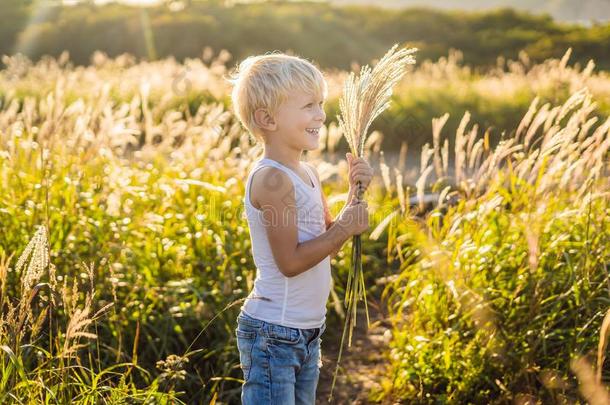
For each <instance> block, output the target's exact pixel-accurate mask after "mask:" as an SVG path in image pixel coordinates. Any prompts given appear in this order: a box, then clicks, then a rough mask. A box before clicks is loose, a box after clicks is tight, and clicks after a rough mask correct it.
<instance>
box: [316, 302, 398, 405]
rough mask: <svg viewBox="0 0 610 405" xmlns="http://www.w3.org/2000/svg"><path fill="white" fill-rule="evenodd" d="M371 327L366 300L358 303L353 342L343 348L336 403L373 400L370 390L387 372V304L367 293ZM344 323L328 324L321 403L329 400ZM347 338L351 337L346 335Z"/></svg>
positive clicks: (321, 384) (323, 349)
mask: <svg viewBox="0 0 610 405" xmlns="http://www.w3.org/2000/svg"><path fill="white" fill-rule="evenodd" d="M367 302H368V308H369V316H370V321H371V328H370V329H369V330H368V331H367V325H366V315H365V313H364V303H362V302H360V303H359V304H358V320H357V322H356V328H355V329H354V334H353V336H352V346H351V347H349V348H348V347H347V342H346V343H345V347H344V348H343V355H342V359H341V368H340V369H339V374H338V376H337V382H336V384H335V389H334V391H333V402H332V403H333V404H369V403H372V402H371V401H369V399H368V393H369V392H370V391H371V389H372V388H373V387H375V386H378V383H379V381H381V377H382V375H383V372H384V366H385V364H386V360H385V358H384V356H383V354H384V353H385V352H386V348H387V345H388V341H389V336H390V335H389V333H390V332H389V328H390V322H389V321H388V320H387V316H386V315H385V308H384V307H383V305H382V304H381V302H380V301H379V300H378V299H375V297H367ZM342 331H343V323H342V321H341V325H340V326H339V327H338V328H337V330H332V329H330V328H327V329H326V331H325V332H324V335H323V336H322V369H321V371H320V381H319V383H318V390H317V400H316V404H317V405H323V404H328V396H329V394H330V388H331V385H332V381H333V373H334V371H335V366H336V364H337V356H338V355H339V344H340V343H341V332H342ZM346 340H347V337H346Z"/></svg>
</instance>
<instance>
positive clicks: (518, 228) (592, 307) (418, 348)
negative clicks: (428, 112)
mask: <svg viewBox="0 0 610 405" xmlns="http://www.w3.org/2000/svg"><path fill="white" fill-rule="evenodd" d="M594 109H595V103H594V101H593V100H592V98H591V96H590V94H589V92H588V91H587V90H581V91H579V92H576V93H574V94H573V95H572V96H571V97H570V98H569V99H568V100H567V101H566V102H565V103H564V104H562V105H557V106H553V105H551V104H544V105H542V106H541V105H540V103H539V100H538V99H535V100H534V101H533V103H532V104H531V106H530V109H529V111H528V112H527V114H526V115H525V117H524V118H523V120H522V122H521V124H520V125H519V126H518V128H517V129H516V131H515V137H514V138H509V139H506V140H505V141H503V142H501V143H499V144H498V145H497V146H496V147H494V148H492V147H490V146H489V144H488V140H487V138H486V137H483V138H481V137H479V135H478V130H477V127H476V125H475V126H472V127H471V128H470V129H469V128H468V126H469V115H468V114H466V115H464V117H463V119H462V122H461V124H460V127H459V130H458V131H457V133H456V134H455V156H456V158H455V160H454V162H453V163H454V168H453V179H451V181H449V174H448V173H447V169H448V162H447V159H446V156H447V153H446V152H443V150H442V149H441V146H440V145H441V141H440V132H441V128H442V125H443V123H444V122H445V121H446V117H443V118H442V119H440V120H439V121H437V125H438V128H437V131H435V135H436V136H435V141H434V145H433V146H432V148H430V149H429V150H430V152H429V153H427V154H426V156H425V157H424V159H423V162H424V163H422V170H421V177H423V178H425V176H426V175H427V174H428V173H430V172H431V171H432V170H435V171H436V172H437V177H438V178H439V179H440V180H439V181H438V182H436V183H435V184H434V187H435V188H436V189H438V190H439V191H440V196H439V200H438V202H437V204H436V208H435V209H433V210H432V211H431V212H430V213H428V214H426V215H425V216H424V217H423V218H422V219H421V220H420V221H416V220H414V219H413V218H412V217H408V216H403V217H402V218H400V219H399V220H398V221H396V223H395V225H394V226H396V227H397V234H398V236H397V237H396V241H395V242H394V244H393V245H392V246H389V248H392V250H393V257H396V258H397V259H398V260H400V263H401V268H400V272H399V273H398V274H397V275H396V276H395V277H394V278H393V280H392V282H391V283H390V284H389V286H388V287H387V289H386V290H385V294H386V295H387V297H388V300H389V305H390V307H389V308H390V310H391V315H392V320H393V325H394V326H393V331H392V332H393V333H392V341H391V350H390V353H389V356H388V362H389V366H388V373H387V379H386V381H385V382H384V383H383V389H382V390H380V392H379V395H380V397H395V398H400V399H401V400H404V401H407V402H409V403H462V402H466V401H469V402H474V403H505V402H506V401H514V402H516V403H524V401H526V400H529V401H534V402H535V401H542V402H543V403H574V401H577V399H578V387H577V384H576V382H577V380H576V378H575V375H571V374H570V366H571V364H574V368H573V370H574V371H575V373H576V375H579V376H581V378H585V377H586V376H587V375H592V374H591V372H588V374H587V372H586V370H587V369H586V368H584V369H583V364H584V363H583V362H585V360H584V359H580V358H581V357H583V356H589V357H591V356H592V355H593V353H595V352H596V351H597V349H598V341H599V338H600V327H601V326H602V325H601V324H602V320H603V319H604V315H605V314H606V312H607V310H608V302H609V301H608V294H609V292H610V284H609V281H610V279H609V278H608V261H609V259H610V243H609V241H608V235H609V234H610V232H609V231H610V228H609V227H610V221H609V220H608V218H609V216H608V214H609V213H610V211H609V206H610V205H609V201H610V199H609V196H610V194H609V191H610V190H609V186H610V184H609V183H608V169H610V166H609V160H608V157H609V155H608V151H609V149H610V132H609V130H610V120H605V121H601V122H599V119H598V118H597V117H594V116H591V112H592V111H594ZM429 157H433V161H432V162H431V163H428V161H429ZM448 183H453V184H455V185H456V186H455V187H451V186H447V184H448ZM420 184H423V182H421V183H420ZM452 195H453V196H457V197H458V199H459V202H458V203H456V204H448V201H447V200H448V197H449V196H452ZM419 196H421V192H420V193H419ZM606 330H607V326H606V327H604V328H603V329H602V335H601V336H604V335H605V333H606ZM602 342H603V339H602ZM602 342H600V343H599V345H600V349H599V350H600V353H601V352H603V351H604V350H605V345H603V346H602ZM579 359H580V360H579ZM598 359H603V357H601V356H598ZM595 367H597V370H598V373H599V374H598V375H599V376H602V375H604V376H605V377H604V378H605V379H607V374H606V373H603V360H598V364H596V365H595ZM586 379H587V380H586V381H584V385H583V387H585V391H587V389H588V391H587V392H585V391H583V395H584V396H585V397H589V396H590V395H591V392H592V391H591V390H592V388H591V387H594V386H595V384H596V382H595V381H590V378H589V377H586ZM598 380H599V381H601V380H602V379H601V377H600V378H599V379H598ZM599 381H598V382H597V384H599ZM586 387H589V388H586Z"/></svg>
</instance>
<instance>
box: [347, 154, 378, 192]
mask: <svg viewBox="0 0 610 405" xmlns="http://www.w3.org/2000/svg"><path fill="white" fill-rule="evenodd" d="M345 157H346V158H347V163H348V165H349V188H350V189H351V190H354V191H356V190H357V189H358V185H357V183H358V182H360V185H361V188H362V190H363V191H366V189H367V188H368V186H369V184H371V179H372V178H373V168H371V166H369V164H368V163H367V162H366V160H364V158H361V157H359V158H355V157H354V156H353V155H352V154H351V153H349V152H348V153H347V154H346V155H345Z"/></svg>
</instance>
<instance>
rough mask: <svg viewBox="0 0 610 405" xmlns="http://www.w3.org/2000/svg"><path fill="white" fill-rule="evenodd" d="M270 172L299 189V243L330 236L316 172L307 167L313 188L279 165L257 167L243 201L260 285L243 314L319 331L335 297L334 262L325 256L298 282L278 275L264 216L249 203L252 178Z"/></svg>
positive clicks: (269, 163)
mask: <svg viewBox="0 0 610 405" xmlns="http://www.w3.org/2000/svg"><path fill="white" fill-rule="evenodd" d="M269 166H272V167H275V168H278V169H280V170H282V171H283V172H284V173H286V174H287V175H288V177H289V178H290V179H291V180H292V183H293V184H294V192H295V196H294V197H295V203H296V211H297V226H298V241H299V243H301V242H305V241H307V240H310V239H313V238H316V237H317V236H319V235H321V234H322V233H324V232H325V231H326V224H325V222H324V208H323V205H322V195H321V186H320V183H319V182H318V179H317V177H316V176H315V174H313V173H312V171H311V169H310V168H309V167H308V166H307V165H302V167H304V168H305V170H306V172H307V174H308V177H309V178H310V180H311V183H310V184H308V183H306V182H305V181H303V179H302V178H301V177H299V175H297V174H296V173H295V172H294V171H293V170H292V169H290V168H288V167H287V166H284V165H282V164H281V163H279V162H277V161H275V160H272V159H269V158H263V159H261V160H259V161H257V162H256V163H255V165H254V167H253V168H252V170H251V171H250V174H249V175H248V180H247V182H246V190H245V195H244V199H243V201H244V205H245V212H246V218H247V220H248V226H249V228H250V239H251V241H252V255H253V257H254V264H255V265H256V279H255V280H254V288H253V289H252V291H251V292H250V294H249V295H248V298H247V299H246V301H245V303H244V304H243V306H242V308H241V310H242V311H243V312H245V313H246V314H247V315H250V316H251V317H253V318H256V319H260V320H262V321H265V322H269V323H274V324H278V325H282V326H287V327H291V328H299V329H310V328H320V327H322V325H323V324H324V322H325V321H326V302H327V300H328V295H329V294H330V286H331V274H330V257H329V256H326V257H325V258H324V259H322V261H321V262H319V263H318V264H316V265H315V266H314V267H312V268H310V269H308V270H307V271H305V272H303V273H301V274H299V275H297V276H294V277H286V276H284V275H283V274H282V273H281V272H280V271H279V269H278V267H277V265H276V263H275V260H274V258H273V254H272V252H271V247H270V246H269V240H268V239H267V233H266V230H265V228H264V225H263V217H262V211H261V210H259V209H257V208H255V207H254V206H253V205H252V202H251V201H250V183H251V181H252V175H253V174H254V173H256V171H258V170H259V169H261V168H263V167H269ZM312 184H313V186H312Z"/></svg>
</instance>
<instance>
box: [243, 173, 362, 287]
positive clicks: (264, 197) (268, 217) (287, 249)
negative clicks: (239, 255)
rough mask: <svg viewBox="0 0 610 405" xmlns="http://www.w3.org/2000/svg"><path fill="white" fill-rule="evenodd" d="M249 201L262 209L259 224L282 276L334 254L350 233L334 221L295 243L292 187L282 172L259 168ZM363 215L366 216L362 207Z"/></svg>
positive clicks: (340, 222) (296, 236)
mask: <svg viewBox="0 0 610 405" xmlns="http://www.w3.org/2000/svg"><path fill="white" fill-rule="evenodd" d="M251 193H252V200H253V201H256V202H257V203H258V205H259V206H260V209H261V210H262V215H263V223H264V226H265V229H266V231H267V238H268V240H269V244H270V246H271V251H272V253H273V257H274V259H275V262H276V264H277V266H278V268H279V270H280V272H281V273H282V274H284V275H285V276H286V277H294V276H297V275H299V274H301V273H303V272H305V271H307V270H309V269H310V268H312V267H313V266H315V265H316V264H318V263H320V262H321V261H322V260H323V259H324V258H325V257H327V256H329V255H330V254H331V252H333V251H337V250H339V249H340V248H341V246H342V245H343V244H344V243H345V242H346V241H347V240H348V239H349V238H350V237H351V235H352V234H353V233H352V232H353V231H351V229H353V228H350V225H349V224H347V223H345V222H344V221H341V220H339V221H335V222H334V223H332V224H331V225H330V227H328V230H327V231H326V232H324V233H323V234H322V235H320V236H318V237H316V238H313V239H311V240H308V241H306V242H302V243H299V242H298V228H297V213H296V204H295V200H294V186H293V184H292V181H291V180H290V178H289V177H288V175H286V174H285V173H284V172H282V171H281V170H279V169H276V168H273V167H267V168H263V169H261V170H260V171H259V172H258V173H257V174H256V175H255V176H254V178H253V180H252V187H251ZM363 209H364V211H363V212H364V213H366V208H363Z"/></svg>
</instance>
